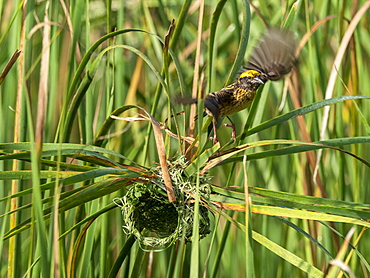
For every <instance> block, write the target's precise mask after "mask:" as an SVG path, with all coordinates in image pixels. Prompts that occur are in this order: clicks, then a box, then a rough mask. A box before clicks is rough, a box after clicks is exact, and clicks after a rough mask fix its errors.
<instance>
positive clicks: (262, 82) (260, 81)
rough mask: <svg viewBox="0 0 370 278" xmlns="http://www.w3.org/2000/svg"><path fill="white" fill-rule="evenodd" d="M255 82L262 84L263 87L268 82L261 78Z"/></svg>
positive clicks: (257, 78)
mask: <svg viewBox="0 0 370 278" xmlns="http://www.w3.org/2000/svg"><path fill="white" fill-rule="evenodd" d="M254 80H255V82H256V83H259V84H261V85H263V84H265V82H266V81H264V80H263V79H262V78H261V76H257V77H256V78H255V79H254Z"/></svg>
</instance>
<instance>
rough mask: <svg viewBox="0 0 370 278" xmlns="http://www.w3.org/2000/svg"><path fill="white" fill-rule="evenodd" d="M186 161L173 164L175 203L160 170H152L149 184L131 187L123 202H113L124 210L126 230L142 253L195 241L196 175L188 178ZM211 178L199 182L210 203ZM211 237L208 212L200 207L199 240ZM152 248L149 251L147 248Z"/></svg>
mask: <svg viewBox="0 0 370 278" xmlns="http://www.w3.org/2000/svg"><path fill="white" fill-rule="evenodd" d="M186 166H187V162H186V159H185V157H183V156H181V157H179V158H178V159H177V160H175V161H172V162H171V163H170V167H169V172H170V176H171V180H172V184H173V187H174V191H175V196H176V201H175V202H173V203H170V202H169V201H168V197H167V194H166V191H165V186H164V181H163V178H162V175H161V168H160V167H156V168H153V169H151V171H152V174H153V176H154V178H153V179H150V180H149V181H148V182H147V183H137V184H134V185H132V186H131V187H130V188H129V190H128V191H127V193H126V195H125V196H123V197H122V198H116V199H115V200H114V202H115V203H116V204H117V205H118V206H120V207H121V210H122V215H123V222H124V226H123V230H124V232H125V233H126V234H129V235H131V234H132V235H134V236H135V237H136V238H137V240H138V242H139V243H140V246H141V248H142V249H143V250H147V249H148V250H149V248H150V250H152V249H153V248H156V249H159V250H161V249H164V248H167V247H168V246H169V245H171V244H172V243H173V242H175V241H176V240H178V239H181V238H185V240H186V241H191V240H192V233H193V223H194V204H195V200H194V196H195V194H196V178H197V177H196V175H194V176H191V177H187V176H186V175H185V174H184V169H185V167H186ZM208 180H209V178H208V177H207V176H206V175H203V176H202V177H201V180H200V188H199V190H200V194H201V199H202V200H208V199H209V193H210V188H209V185H208V183H207V181H208ZM209 233H210V219H209V216H208V209H207V208H206V207H205V206H204V205H202V202H201V203H200V204H199V237H200V239H201V238H204V237H205V236H206V235H207V234H209ZM148 247H149V248H148Z"/></svg>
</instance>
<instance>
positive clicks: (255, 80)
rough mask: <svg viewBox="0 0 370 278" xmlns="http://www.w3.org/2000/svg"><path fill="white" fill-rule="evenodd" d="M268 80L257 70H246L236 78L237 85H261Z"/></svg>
mask: <svg viewBox="0 0 370 278" xmlns="http://www.w3.org/2000/svg"><path fill="white" fill-rule="evenodd" d="M267 80H268V78H267V76H266V74H264V73H262V72H259V71H257V70H246V71H244V72H242V73H241V74H240V76H239V78H238V83H250V84H258V85H263V84H265V82H266V81H267Z"/></svg>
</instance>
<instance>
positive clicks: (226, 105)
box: [179, 28, 297, 143]
mask: <svg viewBox="0 0 370 278" xmlns="http://www.w3.org/2000/svg"><path fill="white" fill-rule="evenodd" d="M295 52H296V41H295V38H294V35H293V34H292V33H291V32H290V31H288V30H286V29H279V28H273V29H270V30H268V32H267V33H266V34H265V35H264V37H263V38H262V40H261V41H260V42H259V44H258V45H257V46H256V47H255V48H254V49H253V51H252V55H251V56H250V58H249V62H248V64H247V66H246V67H245V68H243V71H242V73H241V74H240V75H239V77H238V78H237V80H236V81H235V82H234V83H232V84H230V85H229V86H227V87H225V88H222V89H221V90H219V91H216V92H213V93H210V94H208V95H207V96H206V97H205V100H204V107H205V114H208V115H210V116H212V117H213V120H212V123H213V131H214V137H213V141H214V143H217V142H218V140H217V133H216V129H217V122H218V120H219V119H220V118H223V117H227V118H228V119H229V120H230V122H231V125H227V126H231V127H232V139H234V142H235V140H236V130H235V124H234V123H233V121H232V120H231V119H230V118H229V115H232V114H235V113H237V112H239V111H241V110H243V109H245V108H247V107H248V106H249V105H251V103H252V101H253V99H254V97H255V96H256V91H257V89H258V88H259V86H261V85H263V84H265V83H266V82H267V81H268V80H271V81H277V80H279V79H281V78H282V77H283V76H284V75H286V74H287V73H289V72H290V71H291V70H292V68H293V67H294V66H295V65H296V63H297V58H296V56H295ZM179 102H181V103H183V104H190V102H189V101H181V100H180V101H179ZM196 102H197V100H192V103H196Z"/></svg>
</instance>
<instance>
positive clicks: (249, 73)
mask: <svg viewBox="0 0 370 278" xmlns="http://www.w3.org/2000/svg"><path fill="white" fill-rule="evenodd" d="M260 75H261V73H260V72H258V71H256V70H246V71H244V72H243V73H242V74H241V75H240V76H239V79H238V81H240V80H241V79H242V78H244V77H257V76H260Z"/></svg>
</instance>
